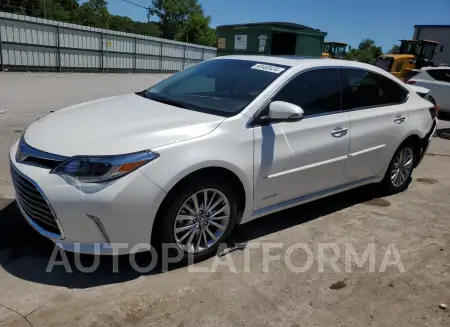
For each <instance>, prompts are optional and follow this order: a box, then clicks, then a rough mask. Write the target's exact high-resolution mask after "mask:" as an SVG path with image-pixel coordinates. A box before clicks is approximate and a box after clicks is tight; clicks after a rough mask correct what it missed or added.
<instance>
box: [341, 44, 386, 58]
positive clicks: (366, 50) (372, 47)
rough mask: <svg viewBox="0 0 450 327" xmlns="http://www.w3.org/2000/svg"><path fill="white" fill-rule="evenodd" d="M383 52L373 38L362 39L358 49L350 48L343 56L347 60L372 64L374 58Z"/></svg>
mask: <svg viewBox="0 0 450 327" xmlns="http://www.w3.org/2000/svg"><path fill="white" fill-rule="evenodd" d="M382 54H383V50H382V49H381V47H379V46H377V45H376V43H375V41H374V40H371V39H364V40H362V41H361V42H360V43H359V45H358V49H352V50H350V51H349V52H348V53H347V54H346V56H345V58H346V59H347V60H357V61H361V62H365V63H368V64H374V63H375V61H376V59H377V58H378V57H379V56H381V55H382Z"/></svg>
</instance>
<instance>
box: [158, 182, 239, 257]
mask: <svg viewBox="0 0 450 327" xmlns="http://www.w3.org/2000/svg"><path fill="white" fill-rule="evenodd" d="M234 194H235V192H233V189H232V187H230V186H229V185H228V184H227V183H226V182H225V181H223V180H221V179H215V178H212V177H208V178H207V179H206V178H205V180H198V179H196V180H190V181H189V182H186V183H184V185H182V186H181V187H180V188H179V189H178V190H177V191H176V192H175V194H174V196H173V198H172V199H173V200H172V203H171V205H170V206H169V208H168V209H167V211H166V215H165V217H164V222H163V242H165V243H170V244H171V246H170V248H171V249H172V251H171V252H172V253H170V252H169V254H171V255H172V256H175V255H178V253H180V252H181V253H182V258H181V262H187V261H188V258H189V256H192V257H193V261H201V260H204V259H206V258H208V257H211V256H212V255H214V254H216V252H217V249H218V247H219V245H220V243H222V242H224V241H226V239H227V238H228V236H229V235H230V233H231V231H232V229H233V227H234V225H235V221H236V217H237V214H238V206H237V200H236V196H235V195H234Z"/></svg>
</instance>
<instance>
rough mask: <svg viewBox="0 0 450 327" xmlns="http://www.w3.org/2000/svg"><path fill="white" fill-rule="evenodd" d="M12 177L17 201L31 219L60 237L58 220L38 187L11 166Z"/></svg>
mask: <svg viewBox="0 0 450 327" xmlns="http://www.w3.org/2000/svg"><path fill="white" fill-rule="evenodd" d="M11 176H12V181H13V185H14V188H15V190H16V200H17V202H18V203H19V205H20V207H21V208H22V209H23V211H24V212H25V213H26V215H27V216H28V218H29V219H31V220H32V221H33V222H34V223H35V224H37V225H38V226H39V227H41V228H42V229H44V230H45V231H47V232H50V233H53V234H57V235H60V234H61V231H60V229H59V226H58V223H57V222H56V218H55V216H54V215H53V213H52V210H51V209H50V207H49V206H48V204H47V202H46V201H45V199H44V197H43V196H42V194H41V193H40V192H39V191H38V189H37V188H36V186H34V185H33V183H31V182H30V181H29V180H27V179H26V178H25V177H23V176H22V175H21V174H20V173H18V172H17V171H16V169H15V168H14V167H13V166H11Z"/></svg>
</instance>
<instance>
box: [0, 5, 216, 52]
mask: <svg viewBox="0 0 450 327" xmlns="http://www.w3.org/2000/svg"><path fill="white" fill-rule="evenodd" d="M114 1H115V0H114ZM143 10H144V9H143ZM0 11H5V12H11V13H17V14H22V15H28V16H34V17H41V18H47V19H53V20H58V21H63V22H69V23H74V24H80V25H86V26H93V27H99V28H109V29H112V30H116V31H122V32H128V33H136V34H143V35H149V36H157V37H164V38H169V39H172V40H179V41H184V42H186V41H188V42H190V43H197V44H202V45H209V46H215V45H216V31H215V29H212V28H211V27H210V23H211V17H210V16H206V15H205V14H204V12H203V8H202V6H201V5H200V4H199V3H198V2H197V0H153V6H152V8H151V10H150V12H149V13H150V14H151V15H153V16H156V17H157V18H158V19H159V21H158V22H136V21H134V20H132V19H131V18H128V17H124V16H116V15H111V14H110V13H109V11H108V9H107V0H87V1H83V2H82V1H80V0H0Z"/></svg>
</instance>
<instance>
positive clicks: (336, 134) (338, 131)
mask: <svg viewBox="0 0 450 327" xmlns="http://www.w3.org/2000/svg"><path fill="white" fill-rule="evenodd" d="M347 132H348V128H342V127H336V128H335V129H334V130H333V131H332V132H331V135H333V137H343V136H345V135H347Z"/></svg>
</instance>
